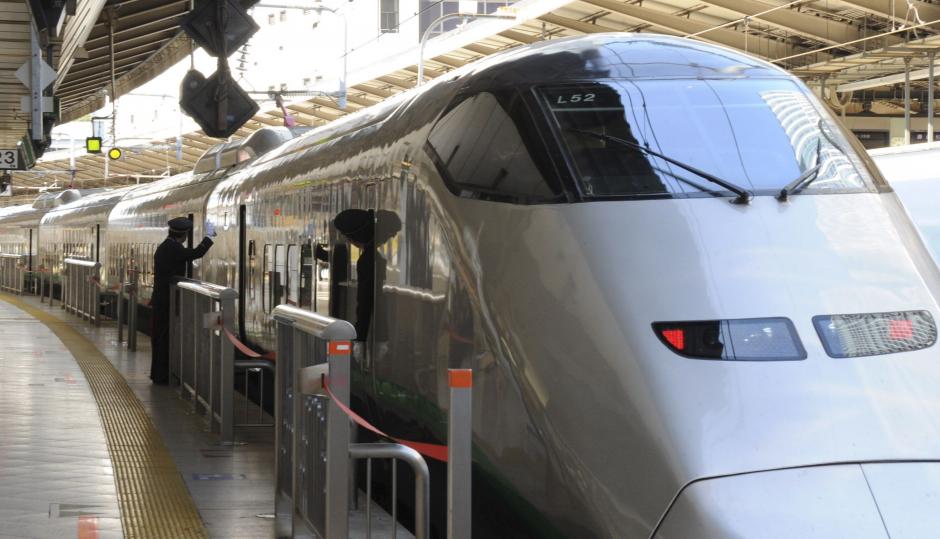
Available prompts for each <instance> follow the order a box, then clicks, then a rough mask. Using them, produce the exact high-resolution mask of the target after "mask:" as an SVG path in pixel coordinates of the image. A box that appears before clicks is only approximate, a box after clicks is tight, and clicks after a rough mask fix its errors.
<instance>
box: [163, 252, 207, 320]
mask: <svg viewBox="0 0 940 539" xmlns="http://www.w3.org/2000/svg"><path fill="white" fill-rule="evenodd" d="M209 247H212V240H210V239H209V238H205V239H203V240H202V243H200V244H199V245H198V246H196V248H195V249H189V248H187V247H184V246H183V244H182V243H180V242H178V241H176V240H174V239H173V238H170V237H168V238H167V239H165V240H163V243H161V244H160V246H159V247H157V252H156V253H154V255H153V297H152V298H151V300H150V305H151V306H152V307H153V308H154V309H155V310H166V309H169V307H170V285H171V284H172V283H174V282H176V280H177V279H179V278H180V277H184V276H185V275H186V263H187V262H190V261H193V260H196V259H197V258H202V257H203V255H205V254H206V251H208V250H209Z"/></svg>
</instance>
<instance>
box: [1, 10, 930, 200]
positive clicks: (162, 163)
mask: <svg viewBox="0 0 940 539" xmlns="http://www.w3.org/2000/svg"><path fill="white" fill-rule="evenodd" d="M148 1H151V2H152V0H137V2H129V3H140V4H144V3H146V2H148ZM166 5H174V4H166ZM183 7H185V6H183ZM168 9H169V8H168ZM178 9H182V7H179V8H178ZM512 13H514V15H515V18H514V19H478V20H475V21H472V22H470V23H468V24H466V25H465V26H463V27H462V28H458V29H457V30H454V31H451V32H448V33H446V34H443V35H441V36H439V37H436V38H434V39H432V40H431V41H429V43H428V44H427V46H426V50H425V63H424V64H425V76H426V77H428V78H433V77H437V76H441V75H443V74H445V73H447V72H448V71H450V70H452V69H455V68H458V67H461V66H463V65H466V64H468V63H470V62H473V61H475V60H478V59H480V58H482V57H485V56H488V55H491V54H494V53H496V52H499V51H502V50H505V49H508V48H511V47H516V46H519V45H524V44H529V43H534V42H536V41H539V40H544V39H557V38H560V37H565V36H574V35H582V34H589V33H597V32H612V31H617V32H656V33H662V34H669V35H674V36H682V37H687V38H689V39H699V40H703V41H708V42H713V43H717V44H720V45H725V46H729V47H733V48H736V49H739V50H742V51H746V52H747V53H749V54H752V55H755V56H758V57H761V58H763V59H766V60H768V61H771V62H773V63H775V64H776V65H779V66H781V67H783V68H785V69H788V70H791V71H792V72H794V73H795V74H797V75H799V76H801V77H803V78H804V79H806V80H807V82H808V83H810V84H811V85H822V84H825V85H826V86H827V88H829V89H830V90H835V89H836V88H847V89H853V87H852V86H845V85H850V84H852V85H855V86H857V87H865V88H869V87H870V88H872V89H873V90H872V91H873V92H874V91H877V90H879V87H881V88H880V90H881V91H882V94H884V93H885V92H884V90H886V89H887V87H889V86H890V85H891V82H890V79H885V76H888V75H895V76H896V75H897V74H898V73H903V71H904V68H905V64H906V63H908V62H909V63H910V66H911V69H912V70H917V69H922V68H924V67H925V66H926V65H927V62H928V59H929V58H930V57H931V56H929V55H932V54H933V53H934V52H935V51H938V50H940V5H938V4H932V3H927V2H923V1H920V0H907V1H906V2H903V3H901V2H899V3H898V5H897V6H895V5H894V3H893V2H892V1H891V0H794V1H788V2H787V1H779V0H776V1H771V0H704V1H699V0H639V1H637V0H630V1H622V0H521V1H520V2H517V3H516V4H514V5H513V11H512ZM167 16H172V15H167ZM159 27H160V25H159V24H157V25H156V26H155V29H154V31H156V28H159ZM169 34H170V32H169V31H168V32H167V33H166V35H167V36H169ZM160 35H163V34H160ZM165 39H166V41H165V43H166V44H165V45H164V49H163V50H166V49H171V48H172V47H174V46H176V45H174V40H175V39H178V38H173V37H166V38H165ZM187 52H188V49H186V50H185V51H184V52H183V54H185V53H187ZM128 54H129V55H130V53H128ZM354 54H355V53H353V54H352V55H351V56H350V63H351V64H353V65H356V64H358V62H356V61H355V59H354ZM130 56H131V57H133V56H132V55H130ZM417 60H418V47H417V46H415V48H414V50H413V51H410V52H408V53H407V54H405V55H399V56H398V57H395V58H393V59H388V60H387V61H384V62H380V63H378V64H375V63H373V64H371V65H370V67H366V68H362V69H360V70H358V71H354V72H352V73H350V74H349V83H350V87H349V94H348V95H349V97H348V106H347V108H346V110H341V109H340V108H339V106H338V105H337V103H336V101H335V100H334V99H333V98H330V97H323V96H316V97H305V98H300V99H297V100H295V101H293V102H292V103H290V104H288V105H287V109H288V111H289V113H290V114H291V115H292V116H293V117H294V119H295V120H296V121H297V123H298V124H299V125H310V126H317V125H323V124H326V123H328V122H331V121H333V120H336V119H337V118H339V117H341V116H343V115H344V114H346V113H349V112H353V111H356V110H359V109H360V108H362V107H367V106H369V105H372V104H375V103H378V102H379V101H381V100H383V99H386V98H388V97H390V96H392V95H395V94H397V93H400V92H403V91H406V90H408V89H410V88H412V87H414V86H415V83H416V80H417ZM128 61H130V60H128ZM363 64H364V62H363ZM132 69H133V68H130V69H129V70H128V73H131V72H132ZM125 76H127V75H125ZM880 81H888V82H885V83H884V84H882V83H881V82H880ZM895 82H896V81H895ZM923 84H924V81H922V80H921V81H919V82H915V83H914V85H915V88H921V89H922V88H923ZM73 87H74V86H73ZM827 95H828V96H830V103H831V104H833V105H834V106H838V99H837V98H836V97H835V96H836V92H835V91H830V92H829V93H827ZM846 95H849V96H850V95H851V94H846ZM843 97H845V96H843ZM856 97H857V94H856ZM884 99H887V100H890V99H891V97H890V96H888V97H885V98H884ZM842 103H843V104H844V103H845V101H843V102H842ZM283 121H284V118H283V113H282V112H281V111H280V110H277V109H272V110H268V111H266V112H263V113H260V114H258V115H256V116H255V117H254V118H253V119H252V120H251V121H250V122H248V123H247V124H246V125H245V126H244V127H243V128H242V129H241V130H240V131H239V132H238V133H237V134H236V136H245V135H247V134H250V133H251V132H252V131H254V130H256V129H258V128H260V127H263V126H265V125H283ZM217 142H219V141H218V140H217V139H212V138H209V137H207V136H205V135H204V134H202V133H201V132H196V133H190V134H186V135H184V136H183V147H182V151H181V155H180V159H177V153H176V149H175V141H155V144H154V145H153V146H150V147H148V148H139V149H132V150H130V151H126V152H125V157H124V159H123V160H122V161H121V162H119V163H117V162H115V163H112V164H111V168H110V172H111V176H112V177H111V178H107V179H105V178H104V174H103V158H102V157H100V156H91V155H87V156H82V157H80V158H78V159H77V164H76V179H77V180H79V182H80V185H84V186H87V187H91V186H99V185H109V184H125V183H128V182H133V181H138V179H139V180H141V181H145V180H146V179H148V177H150V176H156V175H160V174H167V173H177V172H180V171H183V170H187V169H190V168H191V167H192V166H193V164H194V163H195V161H196V159H197V158H198V157H199V155H200V154H201V153H202V152H203V151H205V150H206V149H208V148H209V147H210V146H211V145H213V144H216V143H217ZM67 168H68V167H67V161H66V162H56V161H51V162H45V163H40V164H39V165H37V167H36V170H37V171H46V173H47V177H46V178H37V177H36V175H35V174H29V175H21V176H19V177H18V178H17V179H16V184H17V185H21V186H29V185H30V184H32V185H42V183H43V182H46V183H48V181H49V176H52V177H55V176H57V175H60V174H61V173H62V172H61V171H63V170H65V169H67ZM135 177H136V178H137V179H135ZM59 183H60V184H61V182H59Z"/></svg>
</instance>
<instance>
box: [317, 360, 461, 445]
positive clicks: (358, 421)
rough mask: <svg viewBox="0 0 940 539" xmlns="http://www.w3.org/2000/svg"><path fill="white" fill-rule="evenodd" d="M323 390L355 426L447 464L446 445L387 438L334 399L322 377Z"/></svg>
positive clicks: (325, 379)
mask: <svg viewBox="0 0 940 539" xmlns="http://www.w3.org/2000/svg"><path fill="white" fill-rule="evenodd" d="M323 389H324V390H326V394H327V395H329V397H330V399H332V400H333V402H335V403H336V405H337V406H339V409H340V410H342V411H343V413H345V414H346V415H347V416H349V418H350V419H352V420H353V421H355V422H356V424H357V425H359V426H360V427H362V428H364V429H366V430H368V431H370V432H372V433H374V434H377V435H379V436H381V437H382V438H386V439H388V440H392V441H394V442H397V443H400V444H401V445H404V446H408V447H410V448H412V449H414V450H415V451H417V452H418V453H421V454H422V455H424V456H425V457H430V458H432V459H434V460H439V461H441V462H447V446H446V445H440V444H429V443H424V442H412V441H410V440H402V439H401V438H395V437H394V436H389V435H388V434H385V433H384V432H382V431H381V430H379V429H378V428H377V427H375V426H374V425H372V423H369V422H368V421H366V420H365V419H363V418H362V416H360V415H359V414H357V413H356V412H353V411H352V409H351V408H349V407H348V406H346V405H345V404H343V402H342V401H341V400H339V399H338V398H336V395H334V394H333V392H332V391H330V386H329V384H328V383H327V378H326V376H324V377H323Z"/></svg>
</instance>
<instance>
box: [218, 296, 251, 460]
mask: <svg viewBox="0 0 940 539" xmlns="http://www.w3.org/2000/svg"><path fill="white" fill-rule="evenodd" d="M227 292H229V293H223V294H220V295H219V310H220V311H221V313H220V314H221V317H222V320H221V322H222V324H221V327H220V331H219V337H220V338H219V342H220V343H221V345H222V354H221V357H222V361H221V366H220V369H219V371H220V372H219V377H220V383H219V393H220V395H219V396H220V397H221V402H220V403H219V415H220V416H221V418H220V421H221V434H222V442H223V443H234V442H235V403H234V399H233V393H234V387H235V347H234V346H233V345H232V342H231V341H230V340H228V338H227V337H226V336H225V335H224V333H225V330H226V329H227V330H228V331H230V332H232V333H235V303H236V298H237V297H238V294H237V293H236V292H235V291H234V290H230V291H227ZM245 398H248V396H247V395H246V396H245Z"/></svg>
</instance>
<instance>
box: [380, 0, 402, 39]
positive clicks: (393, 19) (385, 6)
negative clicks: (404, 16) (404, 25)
mask: <svg viewBox="0 0 940 539" xmlns="http://www.w3.org/2000/svg"><path fill="white" fill-rule="evenodd" d="M379 32H381V33H383V34H393V33H398V0H380V2H379Z"/></svg>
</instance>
